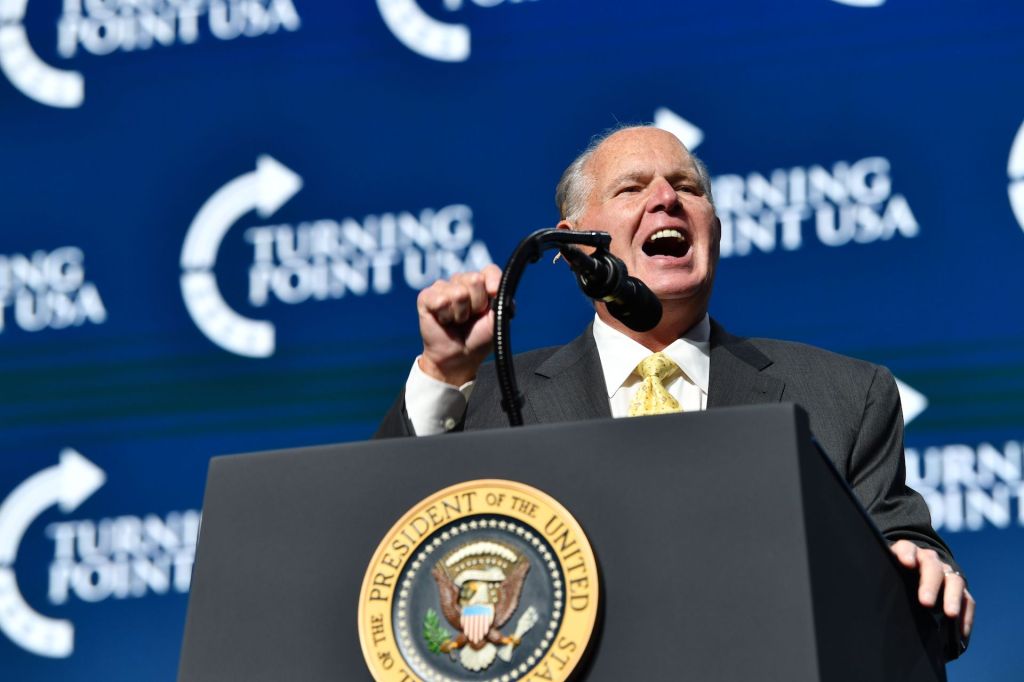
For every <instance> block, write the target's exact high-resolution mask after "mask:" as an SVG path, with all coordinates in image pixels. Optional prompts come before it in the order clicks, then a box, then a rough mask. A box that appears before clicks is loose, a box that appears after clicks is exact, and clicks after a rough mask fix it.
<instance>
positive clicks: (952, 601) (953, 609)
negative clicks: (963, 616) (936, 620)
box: [942, 569, 967, 618]
mask: <svg viewBox="0 0 1024 682" xmlns="http://www.w3.org/2000/svg"><path fill="white" fill-rule="evenodd" d="M966 587H967V584H966V583H965V582H964V579H963V578H961V577H960V575H959V574H957V573H956V572H955V571H953V570H952V569H950V572H949V573H947V574H946V576H945V586H944V587H943V588H942V612H943V613H945V614H946V616H947V617H949V618H956V617H957V616H959V615H960V609H961V607H962V605H963V601H964V589H965V588H966Z"/></svg>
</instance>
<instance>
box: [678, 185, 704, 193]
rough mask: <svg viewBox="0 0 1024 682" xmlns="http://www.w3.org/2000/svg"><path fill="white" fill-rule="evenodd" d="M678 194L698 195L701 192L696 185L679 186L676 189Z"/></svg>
mask: <svg viewBox="0 0 1024 682" xmlns="http://www.w3.org/2000/svg"><path fill="white" fill-rule="evenodd" d="M676 191H677V192H687V193H689V194H698V193H699V191H700V190H698V189H697V186H696V185H679V186H678V187H676Z"/></svg>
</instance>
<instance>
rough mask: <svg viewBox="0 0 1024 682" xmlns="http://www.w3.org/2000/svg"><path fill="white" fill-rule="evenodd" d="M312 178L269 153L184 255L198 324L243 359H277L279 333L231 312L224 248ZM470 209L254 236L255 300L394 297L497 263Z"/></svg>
mask: <svg viewBox="0 0 1024 682" xmlns="http://www.w3.org/2000/svg"><path fill="white" fill-rule="evenodd" d="M302 186H303V180H302V178H301V177H300V176H299V175H298V174H297V173H295V172H294V171H292V170H291V169H289V168H287V167H286V166H284V165H283V164H282V163H280V162H278V161H277V160H276V159H274V158H272V157H270V156H268V155H266V154H263V155H261V156H260V157H259V158H258V159H257V160H256V169H255V170H253V171H250V172H248V173H244V174H242V175H240V176H238V177H236V178H235V179H233V180H231V181H230V182H228V183H227V184H225V185H224V186H222V187H221V188H220V189H218V190H217V191H216V192H214V193H213V196H211V197H210V198H209V199H207V200H206V202H205V203H204V204H203V205H202V207H201V208H200V209H199V212H198V213H197V214H196V217H195V218H194V219H193V220H192V224H191V225H190V226H189V229H188V232H187V234H186V235H185V242H184V244H183V245H182V249H181V268H182V275H181V293H182V297H183V299H184V301H185V307H186V309H187V310H188V313H189V315H190V316H191V318H192V321H193V322H195V324H196V326H197V327H198V328H199V330H200V331H201V332H202V333H203V334H204V335H205V336H206V337H207V338H208V339H210V340H211V341H213V342H214V343H215V344H217V345H218V346H220V347H221V348H223V349H224V350H227V351H229V352H231V353H235V354H236V355H243V356H246V357H251V358H266V357H270V356H271V355H273V354H274V349H275V347H276V334H277V332H276V329H275V326H274V324H273V323H272V322H270V321H269V320H261V319H252V318H250V317H246V316H245V315H243V314H241V313H239V312H238V311H237V310H236V309H234V308H232V307H231V306H230V305H228V302H227V301H226V300H225V299H224V296H223V295H222V294H221V291H220V287H219V286H218V284H217V273H216V271H215V266H216V263H217V256H218V252H219V251H220V248H221V244H222V242H223V241H224V238H225V237H226V236H227V233H228V231H229V230H231V228H232V227H233V226H234V225H235V224H236V223H237V222H239V221H240V220H241V219H242V217H243V216H245V215H246V214H248V213H250V212H251V211H255V212H256V214H257V215H258V216H259V217H260V218H262V219H269V218H271V217H272V216H273V214H274V213H276V212H277V210H278V209H279V208H280V207H281V206H283V205H284V204H285V203H287V202H288V201H289V200H291V198H292V197H294V196H295V195H296V194H298V192H299V191H300V190H301V189H302ZM473 232H474V228H473V210H472V209H471V208H470V207H469V206H467V205H465V204H450V205H448V206H443V207H441V208H437V209H435V208H423V209H420V210H419V211H418V213H413V212H411V211H408V210H404V211H396V212H387V213H380V214H373V215H367V216H364V217H363V218H362V219H360V220H356V219H355V218H350V217H346V218H341V219H333V218H321V219H316V220H306V221H302V222H300V223H298V224H296V225H292V224H290V223H278V224H270V225H258V226H253V227H250V228H248V229H246V230H245V232H244V237H245V240H246V242H248V243H249V244H251V246H252V261H251V264H250V266H249V271H248V303H249V305H250V306H252V307H253V308H261V307H263V306H266V305H267V304H268V303H269V302H270V301H271V300H274V301H278V302H280V303H284V304H286V305H297V304H301V303H306V302H307V301H310V300H318V301H323V300H329V299H330V300H334V299H340V298H343V297H345V296H364V295H367V294H370V293H372V294H378V295H380V294H387V293H388V292H390V291H391V289H392V287H393V286H394V285H395V282H396V281H402V282H404V284H405V285H406V286H408V287H409V288H410V289H413V290H419V289H422V288H424V287H426V286H429V285H430V284H431V283H432V282H434V281H435V280H437V279H440V278H448V277H451V276H452V275H454V274H455V273H458V272H464V271H474V270H480V269H481V268H483V267H485V266H487V265H490V264H491V263H492V260H491V255H490V253H489V251H488V250H487V246H486V245H485V244H484V243H483V242H482V241H479V240H477V239H475V238H474V234H473Z"/></svg>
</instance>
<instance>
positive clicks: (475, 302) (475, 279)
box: [459, 272, 490, 315]
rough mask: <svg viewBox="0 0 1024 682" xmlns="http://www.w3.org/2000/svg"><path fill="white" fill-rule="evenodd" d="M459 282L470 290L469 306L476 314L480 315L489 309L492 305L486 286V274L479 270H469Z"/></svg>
mask: <svg viewBox="0 0 1024 682" xmlns="http://www.w3.org/2000/svg"><path fill="white" fill-rule="evenodd" d="M459 283H460V284H462V285H464V286H465V287H466V289H467V290H468V291H469V307H470V310H472V311H473V314H474V315H479V314H481V313H483V312H484V311H485V310H487V307H488V306H489V305H490V297H489V296H488V295H487V289H486V288H485V283H484V276H483V274H482V273H479V272H467V273H465V274H464V276H463V277H462V278H460V280H459Z"/></svg>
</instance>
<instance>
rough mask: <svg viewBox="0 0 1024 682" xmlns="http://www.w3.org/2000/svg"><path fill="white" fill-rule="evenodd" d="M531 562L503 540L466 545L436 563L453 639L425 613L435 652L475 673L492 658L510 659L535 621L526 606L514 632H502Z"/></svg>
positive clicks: (426, 632)
mask: <svg viewBox="0 0 1024 682" xmlns="http://www.w3.org/2000/svg"><path fill="white" fill-rule="evenodd" d="M529 570H530V562H529V560H528V559H527V558H526V556H524V555H523V554H522V553H521V552H518V551H517V550H515V549H514V548H512V547H510V546H509V545H506V544H504V543H501V542H495V541H493V540H481V541H474V542H469V543H466V544H464V545H462V546H460V547H458V548H456V549H454V550H453V551H451V552H449V553H448V554H447V555H445V556H444V557H443V558H442V559H441V560H440V561H438V562H437V563H436V564H435V565H434V569H433V571H431V575H433V577H434V580H435V581H437V589H438V596H439V598H440V604H441V613H442V614H444V617H445V620H447V621H448V623H449V624H450V625H451V626H452V627H453V628H455V631H456V633H457V634H456V635H455V636H454V637H452V636H451V635H450V633H448V631H447V630H445V629H444V628H443V627H442V626H441V624H440V622H439V621H440V619H438V617H437V614H436V613H434V611H433V610H428V611H427V616H426V619H425V621H424V625H423V634H424V638H425V639H426V640H427V645H428V647H429V648H430V650H431V651H432V652H434V653H439V654H449V655H451V656H452V658H453V659H454V658H456V652H458V656H457V660H458V661H459V662H460V663H461V664H462V666H463V667H464V668H466V669H467V670H472V671H479V670H483V669H485V668H487V667H488V666H490V665H491V664H492V663H493V662H494V659H495V658H500V659H502V660H503V661H506V662H508V661H511V660H512V654H513V652H514V650H515V648H516V647H518V646H519V644H520V642H521V641H522V637H523V635H525V634H526V633H527V632H528V631H529V630H530V628H532V627H533V626H534V625H535V624H536V622H537V618H538V616H537V610H536V609H535V608H534V607H532V606H530V607H529V608H528V609H526V611H525V612H524V613H523V615H522V616H520V618H519V621H518V623H517V624H516V628H515V630H514V632H513V633H512V634H508V635H506V634H503V632H502V628H504V627H505V625H506V624H507V623H508V622H509V621H510V620H511V618H512V616H513V615H514V614H515V612H516V610H517V609H518V608H519V597H520V594H521V593H522V589H523V583H524V582H525V580H526V574H527V573H528V572H529Z"/></svg>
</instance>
